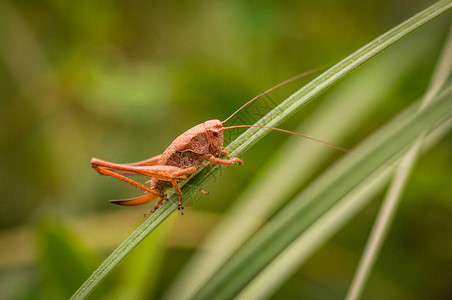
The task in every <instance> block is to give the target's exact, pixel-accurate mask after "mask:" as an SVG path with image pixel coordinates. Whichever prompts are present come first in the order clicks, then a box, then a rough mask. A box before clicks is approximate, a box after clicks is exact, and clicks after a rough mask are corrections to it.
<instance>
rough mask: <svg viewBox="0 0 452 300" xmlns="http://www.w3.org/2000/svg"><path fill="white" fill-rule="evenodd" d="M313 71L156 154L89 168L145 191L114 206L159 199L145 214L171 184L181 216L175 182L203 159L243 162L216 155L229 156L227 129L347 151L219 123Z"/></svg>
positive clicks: (191, 131) (95, 160)
mask: <svg viewBox="0 0 452 300" xmlns="http://www.w3.org/2000/svg"><path fill="white" fill-rule="evenodd" d="M317 70H318V69H316V70H312V71H308V72H305V73H302V74H299V75H297V76H295V77H292V78H290V79H288V80H286V81H284V82H282V83H280V84H278V85H276V86H274V87H272V88H271V89H269V90H267V91H265V92H263V93H261V94H259V95H258V96H256V97H254V98H253V99H251V100H250V101H248V102H247V103H245V104H244V105H243V106H242V107H240V108H239V109H238V110H237V111H235V112H234V113H233V114H232V115H231V116H229V117H228V118H227V119H226V120H224V121H220V120H208V121H205V122H204V123H201V124H198V125H196V126H194V127H192V128H190V129H189V130H187V131H185V132H184V133H182V134H181V135H180V136H178V137H177V138H176V139H175V140H174V141H173V142H172V143H171V145H169V147H168V148H166V150H165V151H164V152H163V153H162V154H160V155H157V156H154V157H151V158H149V159H146V160H144V161H140V162H135V163H129V164H116V163H112V162H108V161H105V160H101V159H98V158H92V159H91V167H92V168H94V169H95V170H96V171H97V172H99V173H100V174H102V175H108V176H111V177H114V178H117V179H119V180H122V181H124V182H127V183H129V184H131V185H133V186H135V187H138V188H140V189H142V190H143V191H145V192H146V193H145V194H144V195H142V196H139V197H136V198H130V199H122V200H110V202H111V203H113V204H118V205H125V206H130V205H140V204H144V203H147V202H150V201H153V200H156V199H159V201H158V202H157V204H155V206H154V207H153V208H152V209H150V210H148V211H147V212H146V213H145V216H146V215H147V214H148V213H153V212H155V211H156V210H157V209H158V208H159V207H160V206H161V205H162V204H163V202H164V201H165V200H167V197H166V195H165V194H164V191H165V190H166V189H168V188H170V187H171V186H172V187H174V189H175V190H176V192H177V194H178V196H179V197H178V203H177V208H178V210H179V211H180V212H181V214H182V215H183V214H184V213H183V209H184V206H183V205H182V196H183V195H182V191H181V190H180V188H179V186H178V182H180V181H183V180H187V179H188V178H189V177H190V175H192V174H193V173H195V172H196V171H197V170H198V168H199V167H200V166H201V165H203V162H204V161H207V162H210V163H211V164H220V165H228V166H229V165H233V164H235V163H237V164H238V165H243V161H242V160H241V159H239V158H237V157H230V158H221V157H220V156H222V155H225V156H229V153H228V151H227V150H226V148H225V147H223V131H225V130H227V129H231V128H242V127H259V128H267V129H272V130H277V131H281V132H284V133H290V134H294V135H298V136H301V137H305V138H308V139H311V140H314V141H316V142H320V143H323V144H326V145H328V146H330V147H333V148H336V149H339V150H341V151H344V152H348V151H349V150H347V149H345V148H342V147H339V146H336V145H333V144H330V143H327V142H324V141H321V140H318V139H315V138H312V137H309V136H306V135H303V134H300V133H297V132H292V131H288V130H284V129H280V128H274V127H268V126H260V125H236V126H229V127H224V126H223V124H224V123H225V122H227V121H228V120H229V119H231V118H232V117H233V116H234V115H235V114H236V113H238V112H239V111H240V110H242V109H243V108H244V107H246V106H247V105H249V104H250V103H252V102H253V101H255V100H256V99H258V98H260V97H261V96H263V95H264V94H266V93H268V92H270V91H272V90H274V89H276V88H278V87H280V86H282V85H284V84H286V83H288V82H291V81H293V80H295V79H298V78H300V77H302V76H306V75H308V74H311V73H313V72H315V71H317ZM126 175H144V176H148V177H151V178H152V179H151V180H150V181H148V182H146V183H150V187H149V186H146V185H143V184H141V183H139V182H137V181H135V180H132V179H130V178H128V177H126ZM200 191H201V192H203V193H204V194H207V193H206V192H205V191H203V190H202V189H201V190H200Z"/></svg>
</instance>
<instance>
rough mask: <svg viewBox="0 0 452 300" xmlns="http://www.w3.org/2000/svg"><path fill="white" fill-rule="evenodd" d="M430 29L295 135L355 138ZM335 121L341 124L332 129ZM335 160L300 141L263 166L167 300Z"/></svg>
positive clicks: (421, 53) (179, 295) (415, 58)
mask: <svg viewBox="0 0 452 300" xmlns="http://www.w3.org/2000/svg"><path fill="white" fill-rule="evenodd" d="M435 25H436V24H435ZM437 25H440V24H437ZM428 29H429V30H424V31H423V32H422V34H417V35H416V38H415V39H409V40H407V41H405V42H404V43H403V44H402V45H398V47H396V48H394V49H392V51H390V52H389V53H385V55H384V56H383V57H379V58H376V60H373V61H371V62H369V63H368V65H367V66H366V68H365V70H362V71H361V72H360V73H359V74H355V75H354V76H353V78H348V79H347V81H346V82H343V83H341V85H339V86H337V87H336V89H335V91H334V92H333V93H331V94H330V95H328V97H327V98H324V99H322V103H321V104H320V106H319V107H317V108H316V109H315V111H313V112H312V113H310V114H309V116H308V117H307V118H306V119H305V120H303V122H302V123H301V124H299V125H298V129H296V130H295V131H296V132H303V133H308V134H309V135H310V136H315V137H322V139H323V140H326V141H330V142H332V143H334V144H336V145H340V144H341V140H344V139H345V138H346V136H350V135H353V134H354V132H355V129H356V128H358V127H359V126H360V125H359V124H361V123H362V121H363V120H365V119H366V118H368V116H369V114H371V113H372V112H373V110H374V108H375V107H376V106H377V105H379V103H381V102H383V100H384V99H385V98H386V97H387V95H389V94H390V93H391V92H392V91H393V90H395V89H397V86H398V85H399V84H401V82H402V81H401V78H403V76H405V75H406V74H407V72H409V71H410V70H411V69H412V68H413V67H414V65H416V64H418V63H419V61H420V60H422V59H423V58H424V57H425V55H426V53H427V51H429V50H430V49H431V45H432V44H434V43H436V41H437V40H438V41H439V39H438V38H437V37H436V35H434V34H432V33H433V32H436V31H437V30H438V26H429V28H428ZM407 53H410V55H407ZM395 65H397V68H394V66H395ZM344 107H347V109H346V110H344ZM332 120H341V122H335V124H334V126H332V124H331V122H332ZM333 122H334V121H333ZM331 154H335V151H334V150H332V149H330V148H327V147H324V146H323V145H319V144H317V143H313V142H312V141H309V140H306V139H300V138H299V137H296V136H295V137H289V138H288V139H287V142H285V145H284V146H282V147H280V149H279V150H278V151H277V153H275V155H273V156H272V157H269V158H268V162H263V166H262V167H261V171H259V172H258V173H257V174H256V176H254V178H253V180H252V182H251V183H250V184H249V185H248V186H247V187H246V189H245V190H244V191H241V195H240V196H239V198H237V199H236V200H235V203H234V205H233V206H232V207H231V209H229V210H228V212H227V215H225V216H223V217H222V219H221V221H220V223H219V224H217V225H216V226H215V228H214V229H213V230H212V231H211V232H210V233H209V237H208V238H207V239H206V240H205V241H204V242H203V243H202V245H200V247H199V248H198V251H197V252H196V254H195V255H194V256H193V257H192V258H191V259H190V261H189V262H188V263H187V265H186V266H185V267H184V269H183V270H182V272H181V273H180V274H179V276H178V277H177V279H176V281H175V282H174V283H173V285H172V286H171V287H170V288H168V289H167V294H166V295H165V299H188V297H189V295H191V294H192V293H193V291H194V290H195V289H196V288H197V287H198V286H199V285H201V284H202V283H203V282H205V281H207V280H208V279H209V278H210V274H212V273H213V272H214V271H215V269H217V268H218V267H219V266H221V265H222V264H223V263H224V262H225V261H226V260H227V259H228V258H229V257H230V256H231V255H232V254H233V253H234V252H235V251H236V250H237V249H238V248H239V247H240V246H241V245H243V243H245V241H246V240H248V239H249V238H250V237H251V236H252V234H254V232H255V231H256V230H257V229H258V228H260V227H261V226H262V225H263V223H265V222H266V220H268V218H269V217H270V216H271V215H272V214H273V213H274V212H275V210H277V208H278V207H280V206H281V205H282V203H284V202H286V201H287V200H288V199H289V197H290V196H291V195H294V194H295V193H296V191H297V190H298V189H299V188H300V186H301V185H304V184H305V182H306V181H307V180H308V179H309V178H310V177H311V176H312V173H313V172H315V170H317V169H318V166H319V165H320V164H321V163H322V162H324V160H325V159H326V158H327V157H329V156H330V155H331Z"/></svg>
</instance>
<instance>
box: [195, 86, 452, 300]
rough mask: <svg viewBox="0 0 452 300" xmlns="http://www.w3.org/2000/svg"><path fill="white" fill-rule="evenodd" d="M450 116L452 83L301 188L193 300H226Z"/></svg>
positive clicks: (451, 110)
mask: <svg viewBox="0 0 452 300" xmlns="http://www.w3.org/2000/svg"><path fill="white" fill-rule="evenodd" d="M450 117H452V87H451V88H449V89H447V90H446V91H445V92H444V93H442V95H441V97H439V98H438V100H437V101H435V103H433V104H432V105H430V106H429V107H427V108H426V109H425V110H423V111H422V112H421V113H419V114H416V115H414V116H413V114H411V115H409V116H407V118H404V119H403V120H402V122H399V123H398V124H395V125H396V126H394V127H393V128H387V129H386V130H385V131H382V132H381V133H380V134H379V135H375V136H374V137H373V138H372V139H370V141H369V142H367V143H365V144H364V145H363V146H361V147H359V149H357V150H355V151H354V153H353V155H348V156H346V157H345V158H344V159H342V160H340V161H339V162H338V163H337V164H336V165H335V166H333V167H332V168H330V169H329V170H328V171H327V172H325V173H324V174H323V175H322V177H320V178H318V179H317V180H316V181H315V182H313V183H312V184H311V185H309V186H308V187H307V188H306V189H304V191H302V193H301V194H300V196H299V197H297V198H295V199H294V200H293V201H292V202H290V203H289V204H288V205H286V206H285V207H284V208H283V209H282V210H281V211H280V212H279V213H277V214H276V215H275V216H274V217H273V218H272V219H271V220H270V221H269V222H268V223H267V224H266V225H265V226H264V227H263V228H262V229H261V230H260V231H258V232H257V233H256V234H255V235H254V236H253V238H251V239H250V241H249V242H248V243H247V244H245V246H243V247H242V248H241V249H240V250H239V251H238V252H237V253H236V254H235V255H234V256H233V257H232V258H231V259H230V260H229V261H227V263H225V264H224V265H223V266H222V268H221V269H219V270H218V272H217V273H215V274H214V275H213V276H212V277H211V279H210V281H209V282H207V283H206V284H205V285H204V286H202V287H201V288H200V289H199V290H198V291H197V293H196V294H195V295H194V297H193V298H194V299H209V298H211V297H215V299H229V298H231V297H233V296H235V295H236V294H237V293H238V292H239V291H240V290H241V289H242V288H243V287H244V286H245V285H246V284H248V282H250V280H252V278H253V277H254V276H256V275H257V274H258V273H259V271H261V270H262V269H263V268H264V267H265V266H266V265H267V264H268V263H270V262H271V260H272V259H274V258H275V257H276V256H277V255H279V254H280V253H281V252H282V251H283V250H284V249H285V247H287V246H288V245H289V244H290V243H291V242H293V241H294V240H295V239H296V238H297V237H298V236H299V235H300V234H301V233H302V232H304V231H305V229H306V228H307V227H308V226H310V225H311V224H312V222H314V221H315V220H316V219H318V218H319V217H320V216H321V215H322V214H323V213H324V212H325V211H327V210H328V209H329V208H330V207H331V206H332V205H334V204H335V203H337V201H339V200H340V199H341V198H342V197H344V196H345V195H346V194H347V193H349V192H350V191H351V190H353V189H354V188H355V187H356V186H357V185H358V184H359V183H361V182H362V181H363V180H365V178H367V177H368V176H369V175H371V174H372V173H373V172H375V171H376V170H377V169H378V168H380V167H382V166H384V165H386V164H388V163H389V162H390V159H392V158H393V157H394V156H395V155H396V154H398V153H400V151H402V150H404V149H405V148H406V147H407V146H408V145H409V144H410V143H412V142H413V141H414V140H415V139H416V138H417V136H418V135H419V134H420V133H421V132H422V131H424V130H425V128H432V126H439V125H441V123H444V122H445V121H447V119H449V118H450ZM391 163H392V162H391Z"/></svg>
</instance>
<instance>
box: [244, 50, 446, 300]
mask: <svg viewBox="0 0 452 300" xmlns="http://www.w3.org/2000/svg"><path fill="white" fill-rule="evenodd" d="M449 43H450V41H449ZM446 44H447V43H446ZM442 53H443V54H447V53H450V54H449V56H451V57H452V55H451V54H452V49H449V50H443V51H442ZM443 62H445V64H446V65H448V64H449V65H450V63H448V62H447V61H445V59H444V58H442V59H440V60H439V62H438V64H437V66H441V65H443ZM437 69H438V67H437ZM442 69H443V70H441V71H439V72H435V75H436V76H435V75H434V76H433V78H437V79H434V81H435V82H440V83H441V82H443V80H441V79H438V77H441V78H443V79H444V78H447V75H446V73H447V70H444V69H447V68H444V67H443V68H442ZM438 73H439V74H442V75H441V76H437V75H438ZM441 85H442V84H436V85H435V86H436V88H435V90H437V89H438V87H440V86H441ZM428 90H429V91H431V89H430V88H429V89H428ZM428 94H430V95H432V96H434V94H432V93H431V92H428ZM451 126H452V120H449V122H447V123H446V124H444V125H443V126H441V127H440V128H438V129H436V130H435V131H434V132H433V133H430V134H429V135H428V136H427V137H426V139H425V141H424V142H423V143H422V151H423V152H424V151H426V150H428V148H430V147H432V146H433V145H434V144H435V143H436V142H438V140H439V139H440V138H441V137H443V136H444V135H445V134H446V133H447V131H448V130H450V127H451ZM399 161H400V160H399ZM396 165H399V164H398V163H396ZM403 169H404V170H406V169H405V168H403ZM391 171H393V168H392V167H386V168H385V169H384V170H381V171H378V173H376V174H374V175H372V177H371V178H369V179H367V180H366V181H365V182H363V183H362V184H360V185H359V186H358V188H356V189H355V190H354V191H353V192H352V193H351V194H350V195H347V196H346V197H345V198H344V199H342V200H340V202H338V204H336V205H335V206H334V207H332V208H331V209H330V210H329V211H328V212H327V213H325V214H324V215H323V216H322V217H321V218H319V219H318V220H317V221H315V223H313V224H312V225H311V226H310V227H309V229H307V230H306V232H305V233H303V234H302V235H300V236H299V237H298V238H297V239H296V240H295V241H294V242H293V243H292V244H291V245H289V246H288V247H287V249H285V250H284V252H282V253H281V254H280V255H279V256H278V257H277V258H276V259H275V260H273V261H272V262H271V263H270V264H269V265H268V266H267V267H266V268H265V269H264V270H263V271H262V272H260V273H259V275H258V276H256V278H254V279H253V281H251V282H250V283H249V284H248V285H247V286H246V287H245V288H244V289H243V290H242V291H241V292H240V294H239V295H238V296H237V299H264V298H267V297H269V296H270V295H271V294H272V293H273V292H275V291H276V290H277V289H278V288H279V287H280V286H281V285H282V284H283V283H284V282H285V280H286V279H287V278H288V277H289V276H290V275H291V274H293V273H294V272H295V271H296V269H298V268H299V266H300V265H301V264H302V263H303V262H304V261H305V260H306V259H307V258H309V257H310V255H311V254H312V253H313V252H314V251H315V250H317V249H318V248H319V247H320V246H321V245H323V243H325V242H326V241H327V240H328V239H329V238H331V236H332V235H334V234H335V233H336V232H337V231H339V229H340V228H341V227H342V226H343V225H344V224H345V223H346V222H347V221H348V220H350V219H351V218H352V217H353V216H355V215H356V214H357V213H358V212H359V211H360V210H361V209H362V208H363V207H364V206H365V205H366V204H367V203H368V202H369V201H370V200H371V199H372V197H374V196H375V195H376V193H378V192H379V191H380V190H381V189H382V188H383V185H384V184H385V183H386V182H387V180H388V179H389V176H390V175H391V173H392V172H391Z"/></svg>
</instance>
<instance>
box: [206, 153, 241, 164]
mask: <svg viewBox="0 0 452 300" xmlns="http://www.w3.org/2000/svg"><path fill="white" fill-rule="evenodd" d="M203 159H204V160H207V161H208V162H210V163H212V164H218V165H224V166H230V165H233V164H235V163H237V164H238V165H240V166H243V161H242V160H241V159H240V158H237V157H231V158H229V159H224V158H219V157H215V156H214V155H212V154H206V155H204V156H203Z"/></svg>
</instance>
